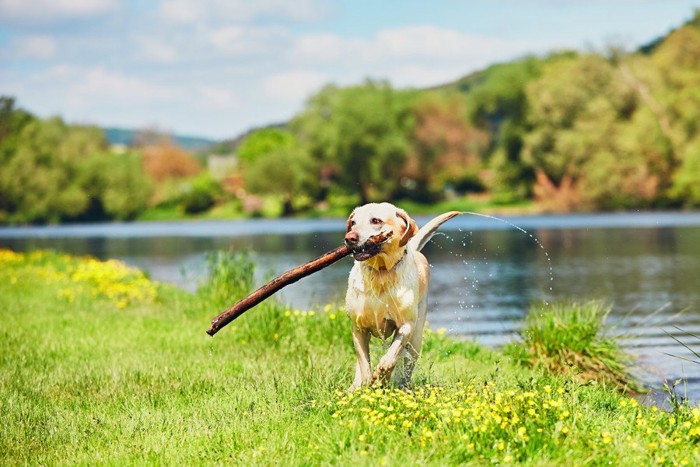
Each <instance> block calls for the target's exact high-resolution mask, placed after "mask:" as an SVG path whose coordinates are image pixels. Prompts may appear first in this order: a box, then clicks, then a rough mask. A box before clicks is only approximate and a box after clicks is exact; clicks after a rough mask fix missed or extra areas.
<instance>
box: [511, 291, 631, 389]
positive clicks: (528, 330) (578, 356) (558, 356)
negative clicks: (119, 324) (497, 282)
mask: <svg viewBox="0 0 700 467" xmlns="http://www.w3.org/2000/svg"><path fill="white" fill-rule="evenodd" d="M609 314H610V306H606V305H605V304H603V303H602V302H598V301H590V302H586V303H577V302H572V303H555V304H553V305H550V306H542V305H537V306H533V307H532V308H531V309H530V313H529V314H528V316H527V318H526V319H525V322H524V324H523V327H522V330H521V336H522V341H521V342H518V343H515V344H513V345H511V346H510V347H509V348H508V349H507V351H508V353H509V354H511V355H512V356H514V357H515V358H516V360H519V361H520V362H521V363H523V364H526V365H529V366H535V367H542V368H544V369H545V370H547V371H549V372H553V373H558V374H570V375H572V376H574V377H576V378H578V379H579V380H582V381H591V380H594V381H597V382H599V383H601V384H604V385H607V386H609V387H612V388H616V389H618V390H620V391H622V392H628V391H629V392H632V393H638V392H641V391H642V388H641V387H640V386H639V384H637V383H636V382H635V380H634V378H632V377H631V376H630V374H629V371H628V366H629V365H630V364H631V363H632V358H631V357H630V356H629V355H627V354H625V352H623V350H622V349H621V348H620V345H619V343H618V342H617V340H616V338H614V337H612V336H611V335H609V334H610V333H609V332H606V330H609V328H608V327H607V326H606V319H607V317H608V315H609Z"/></svg>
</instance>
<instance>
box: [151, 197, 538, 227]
mask: <svg viewBox="0 0 700 467" xmlns="http://www.w3.org/2000/svg"><path fill="white" fill-rule="evenodd" d="M359 204H360V202H359V198H358V197H357V196H333V197H331V198H330V199H329V201H328V202H327V203H322V204H319V205H316V206H314V205H313V203H312V202H311V200H306V201H304V200H303V199H302V201H300V202H298V203H297V210H296V212H295V213H294V214H293V215H292V216H291V217H295V218H300V219H318V218H345V217H347V216H348V214H349V213H350V212H351V211H352V210H353V208H355V207H356V206H358V205H359ZM394 204H396V205H397V206H399V207H401V208H402V209H405V210H406V211H407V212H409V213H411V214H412V215H431V214H433V215H434V214H439V213H441V212H447V211H472V212H479V213H484V214H493V215H528V214H540V213H541V212H542V210H541V209H539V208H538V206H537V205H536V203H534V202H532V201H521V202H508V203H503V202H498V201H494V200H493V199H492V198H491V197H490V196H488V195H466V196H458V197H455V198H453V199H449V200H443V201H438V202H435V203H427V204H426V203H416V202H413V201H405V200H404V201H395V202H394ZM283 211H284V201H283V199H282V198H281V197H278V196H266V197H264V198H260V202H259V205H258V206H257V207H256V208H255V209H252V210H251V209H250V208H249V209H244V208H243V206H242V203H241V201H240V200H230V201H226V202H224V203H220V204H217V205H214V206H212V207H211V208H210V209H207V210H206V211H203V212H200V213H196V214H192V213H187V212H185V211H183V210H182V209H181V208H179V207H178V206H156V207H152V208H149V209H147V210H146V211H144V212H143V213H141V214H140V215H139V217H138V219H137V220H139V221H176V220H193V219H194V220H229V219H256V218H266V219H276V218H280V217H282V214H283Z"/></svg>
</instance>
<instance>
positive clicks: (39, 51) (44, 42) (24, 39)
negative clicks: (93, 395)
mask: <svg viewBox="0 0 700 467" xmlns="http://www.w3.org/2000/svg"><path fill="white" fill-rule="evenodd" d="M11 49H12V50H13V51H14V54H13V55H14V56H15V57H16V58H29V59H37V60H47V59H50V58H52V57H54V56H55V55H56V50H57V49H58V44H57V43H56V40H55V39H54V38H52V37H50V36H45V35H29V36H17V37H15V38H14V39H13V40H12V47H11Z"/></svg>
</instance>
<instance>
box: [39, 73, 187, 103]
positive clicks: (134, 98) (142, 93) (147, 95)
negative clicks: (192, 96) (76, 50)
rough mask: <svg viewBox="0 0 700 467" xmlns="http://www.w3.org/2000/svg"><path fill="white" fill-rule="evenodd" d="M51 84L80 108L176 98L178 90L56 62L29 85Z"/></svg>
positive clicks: (126, 76)
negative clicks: (56, 63)
mask: <svg viewBox="0 0 700 467" xmlns="http://www.w3.org/2000/svg"><path fill="white" fill-rule="evenodd" d="M47 83H50V84H51V88H52V89H54V90H56V91H59V90H60V91H59V93H60V95H61V96H62V98H63V99H65V100H66V101H67V102H69V103H71V104H76V105H78V106H80V107H84V106H86V105H95V104H97V105H103V106H105V107H108V106H109V105H110V104H109V103H110V102H112V103H113V102H119V104H120V105H121V104H124V103H128V102H138V103H139V104H142V103H144V102H161V101H166V100H169V99H174V98H177V96H178V95H179V93H178V92H177V89H176V88H174V87H172V86H164V85H159V84H156V83H149V82H147V81H145V80H143V79H140V78H137V77H134V76H129V75H126V74H123V73H121V72H114V71H110V70H107V69H105V68H102V67H96V68H83V67H75V66H71V65H57V66H54V67H51V68H49V69H48V70H46V71H45V72H43V73H41V74H39V75H37V76H36V77H35V78H34V79H33V83H30V84H31V85H33V86H42V84H47Z"/></svg>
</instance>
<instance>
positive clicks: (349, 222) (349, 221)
mask: <svg viewBox="0 0 700 467" xmlns="http://www.w3.org/2000/svg"><path fill="white" fill-rule="evenodd" d="M353 217H355V210H354V209H353V210H352V212H351V213H350V216H348V222H347V225H346V226H345V233H348V232H350V229H351V228H352V218H353Z"/></svg>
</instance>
